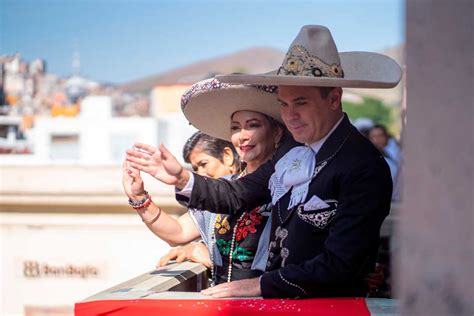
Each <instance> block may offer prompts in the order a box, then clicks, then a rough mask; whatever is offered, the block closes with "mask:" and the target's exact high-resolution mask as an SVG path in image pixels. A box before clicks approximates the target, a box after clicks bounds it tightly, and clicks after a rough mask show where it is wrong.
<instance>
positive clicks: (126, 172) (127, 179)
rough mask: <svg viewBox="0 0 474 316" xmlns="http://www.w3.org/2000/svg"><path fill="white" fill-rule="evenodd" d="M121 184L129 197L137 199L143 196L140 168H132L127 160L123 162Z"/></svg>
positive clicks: (143, 189)
mask: <svg viewBox="0 0 474 316" xmlns="http://www.w3.org/2000/svg"><path fill="white" fill-rule="evenodd" d="M122 185H123V189H124V191H125V194H127V196H128V198H129V199H131V200H134V201H139V200H141V199H143V198H144V197H145V188H144V185H143V180H142V177H141V176H140V170H138V169H135V168H133V167H132V166H131V165H130V163H129V162H128V161H124V163H123V173H122Z"/></svg>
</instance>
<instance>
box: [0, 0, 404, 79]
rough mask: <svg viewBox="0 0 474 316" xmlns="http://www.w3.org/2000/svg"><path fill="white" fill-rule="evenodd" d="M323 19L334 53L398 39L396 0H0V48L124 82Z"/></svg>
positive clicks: (266, 41)
mask: <svg viewBox="0 0 474 316" xmlns="http://www.w3.org/2000/svg"><path fill="white" fill-rule="evenodd" d="M305 24H321V25H325V26H327V27H328V28H329V29H330V30H331V32H332V34H333V37H334V39H335V41H336V45H337V46H338V49H339V51H352V50H367V51H379V50H383V49H386V48H389V47H393V46H395V45H398V44H401V43H403V41H404V1H403V0H312V1H297V0H295V1H292V0H286V1H278V0H273V1H271V0H268V1H264V0H249V1H243V0H241V1H231V0H226V1H223V0H215V1H210V0H207V1H190V0H188V1H180V0H174V1H172V0H168V1H164V0H163V1H161V0H141V1H132V0H54V1H53V0H0V55H11V54H14V53H17V52H18V53H20V54H21V55H22V57H23V58H24V59H25V60H26V61H31V60H33V59H36V58H42V59H45V60H46V62H47V71H48V72H52V73H56V74H58V75H60V76H63V77H66V76H69V75H71V73H72V58H73V52H74V51H78V52H79V55H80V61H81V74H82V75H83V76H85V77H87V78H89V79H92V80H97V81H99V82H109V83H124V82H128V81H132V80H135V79H140V78H143V77H146V76H150V75H155V74H158V73H161V72H164V71H167V70H171V69H173V68H176V67H179V66H183V65H187V64H191V63H193V62H197V61H201V60H204V59H209V58H212V57H217V56H221V55H224V54H230V53H233V52H236V51H239V50H243V49H247V48H250V47H256V46H259V47H262V46H268V47H274V48H278V49H281V50H282V51H286V50H287V49H288V46H289V44H290V43H291V42H292V41H293V39H294V37H295V36H296V34H297V33H298V31H299V29H300V28H301V26H302V25H305Z"/></svg>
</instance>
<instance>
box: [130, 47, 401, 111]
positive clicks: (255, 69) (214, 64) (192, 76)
mask: <svg viewBox="0 0 474 316" xmlns="http://www.w3.org/2000/svg"><path fill="white" fill-rule="evenodd" d="M380 53H382V54H385V55H388V56H390V57H392V58H393V59H395V60H396V61H397V62H398V63H399V64H400V65H403V62H404V59H403V45H398V46H395V47H392V48H389V49H386V50H383V51H381V52H380ZM284 55H285V52H284V51H281V50H279V49H275V48H270V47H254V48H249V49H245V50H242V51H239V52H236V53H233V54H229V55H224V56H220V57H215V58H211V59H208V60H204V61H200V62H196V63H193V64H190V65H186V66H182V67H178V68H175V69H173V70H170V71H167V72H164V73H161V74H158V75H153V76H149V77H145V78H143V79H138V80H135V81H131V82H128V83H125V84H123V85H122V86H121V88H122V89H123V90H124V91H125V92H130V93H148V92H149V91H151V90H152V89H153V88H154V87H155V86H157V85H172V84H190V85H191V84H193V83H195V82H197V81H199V80H203V79H206V78H210V77H213V76H215V75H217V74H229V73H233V72H240V73H254V74H256V73H265V72H268V71H272V70H275V69H277V68H278V67H280V66H281V62H282V60H283V58H284ZM403 82H404V81H403V78H402V83H401V84H399V85H398V86H397V87H396V88H395V89H344V90H345V91H347V92H348V93H349V94H355V95H360V96H371V97H375V98H378V99H381V100H383V101H384V102H386V103H388V104H399V103H400V101H401V98H402V89H403V88H402V87H403Z"/></svg>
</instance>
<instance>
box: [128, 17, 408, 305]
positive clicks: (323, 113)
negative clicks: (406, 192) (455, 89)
mask: <svg viewBox="0 0 474 316" xmlns="http://www.w3.org/2000/svg"><path fill="white" fill-rule="evenodd" d="M400 77H401V70H400V67H399V66H398V65H397V64H396V63H395V62H394V61H393V60H392V59H390V58H389V57H387V56H384V55H380V54H376V53H369V52H347V53H339V52H338V51H337V48H336V45H335V43H334V41H333V39H332V36H331V34H330V32H329V30H328V29H327V28H325V27H323V26H317V25H310V26H304V27H303V28H302V29H301V31H300V32H299V34H298V35H297V37H296V39H295V40H294V41H293V43H292V44H291V46H290V49H289V50H288V52H287V54H286V56H285V59H284V61H283V63H282V66H281V67H280V68H279V69H278V70H277V71H274V72H271V73H267V74H262V75H227V76H220V77H218V79H219V80H220V81H222V82H229V83H239V84H242V83H245V84H257V85H277V86H278V89H279V90H278V98H279V100H280V103H281V109H280V112H281V117H282V120H283V122H284V123H285V125H286V127H287V128H288V130H289V131H290V133H291V134H292V136H293V138H294V140H296V141H293V140H290V141H288V142H286V143H284V144H283V145H281V146H280V148H279V149H278V150H277V152H276V154H275V156H274V157H273V158H272V160H270V161H269V162H267V163H266V164H264V165H263V166H262V167H260V168H259V169H258V170H257V171H255V172H254V173H252V174H251V175H248V176H246V177H243V178H241V179H240V180H237V181H227V180H212V179H209V178H206V177H200V176H198V175H195V174H192V173H190V172H188V171H186V170H184V169H183V168H182V167H181V165H180V164H179V163H178V162H177V161H176V159H175V158H174V157H173V156H172V155H171V154H170V153H169V152H168V151H167V150H166V148H164V147H163V146H160V148H154V147H150V146H146V145H140V144H137V145H136V146H137V147H138V148H137V149H139V150H129V151H127V160H128V161H130V163H131V164H132V166H133V167H135V168H137V169H140V170H142V171H145V172H148V173H150V174H151V175H153V176H154V177H155V178H157V179H159V180H160V181H162V182H165V183H167V184H172V185H175V186H176V188H177V191H178V192H177V193H178V194H179V195H181V196H185V197H188V198H189V201H188V204H189V207H191V208H198V209H206V210H210V211H215V212H219V213H231V212H234V213H239V212H242V211H243V210H245V209H248V208H249V207H253V206H257V205H262V204H265V203H269V202H271V205H272V233H271V242H270V249H269V258H268V263H267V270H266V272H265V273H264V274H263V275H262V276H261V277H260V278H255V279H248V280H240V281H234V282H229V283H224V284H220V285H218V286H216V287H213V288H209V289H206V290H204V291H203V293H204V294H207V295H211V296H213V297H227V296H263V297H265V298H275V297H285V298H305V297H327V296H339V297H340V296H365V294H366V292H367V288H366V283H365V282H364V278H366V277H367V274H368V273H369V272H371V271H373V268H374V264H375V259H376V255H377V246H378V241H379V232H380V226H381V224H382V222H383V220H384V219H385V217H386V216H387V215H388V213H389V209H390V198H391V194H392V181H391V178H390V171H389V167H388V165H387V163H386V162H385V160H384V158H383V156H382V155H381V154H380V152H379V151H378V150H377V149H376V148H375V147H374V146H373V145H372V144H371V143H370V142H369V141H368V140H367V139H366V138H365V137H363V136H362V135H361V134H359V132H358V131H357V129H356V128H355V127H354V126H353V125H352V124H351V123H350V122H349V119H348V118H347V115H346V114H344V112H343V111H342V106H341V98H342V93H343V91H342V87H352V88H390V87H394V86H395V85H396V84H397V83H398V82H399V80H400ZM203 115H205V113H203Z"/></svg>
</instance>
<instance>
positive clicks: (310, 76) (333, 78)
mask: <svg viewBox="0 0 474 316" xmlns="http://www.w3.org/2000/svg"><path fill="white" fill-rule="evenodd" d="M401 75H402V71H401V68H400V66H399V65H398V64H397V62H396V61H394V60H393V59H392V58H390V57H388V56H385V55H382V54H377V53H371V52H342V53H339V52H338V50H337V47H336V44H335V43H334V40H333V38H332V35H331V32H330V31H329V29H327V28H326V27H324V26H320V25H306V26H303V27H302V28H301V30H300V32H299V33H298V35H297V36H296V38H295V40H294V41H293V43H291V45H290V49H289V50H288V52H287V53H286V56H285V59H284V60H283V63H282V65H281V67H280V68H279V69H277V70H275V71H272V72H269V73H265V74H256V75H249V74H232V75H222V76H217V77H216V78H217V79H218V80H219V81H221V82H226V83H234V84H265V85H278V86H280V85H282V86H285V85H288V86H319V87H348V88H349V87H350V88H392V87H395V86H396V85H397V84H398V82H399V81H400V78H401Z"/></svg>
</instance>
